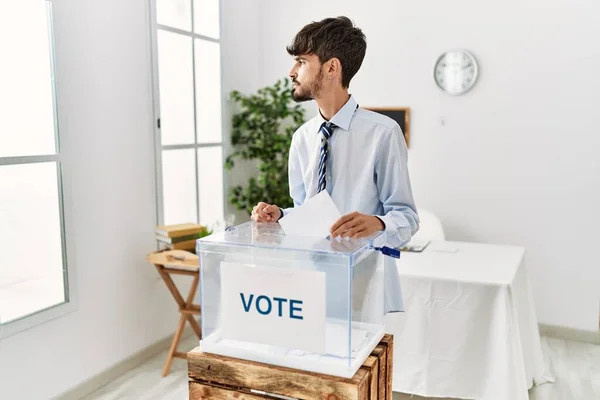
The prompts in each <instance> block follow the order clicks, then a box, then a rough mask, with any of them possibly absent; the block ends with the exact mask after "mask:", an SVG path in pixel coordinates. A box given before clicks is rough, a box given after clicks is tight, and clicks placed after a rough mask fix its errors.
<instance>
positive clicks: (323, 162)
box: [318, 122, 336, 192]
mask: <svg viewBox="0 0 600 400" xmlns="http://www.w3.org/2000/svg"><path fill="white" fill-rule="evenodd" d="M335 127H336V126H335V124H332V123H331V122H323V123H322V124H321V129H319V133H321V135H322V137H321V157H320V158H319V190H318V192H321V191H322V190H325V186H326V184H327V179H326V176H327V154H328V153H329V146H328V142H329V138H330V137H331V135H332V134H333V129H334V128H335Z"/></svg>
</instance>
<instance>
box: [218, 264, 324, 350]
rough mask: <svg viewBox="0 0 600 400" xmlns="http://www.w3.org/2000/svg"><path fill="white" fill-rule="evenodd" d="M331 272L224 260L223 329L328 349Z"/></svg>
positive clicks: (232, 335)
mask: <svg viewBox="0 0 600 400" xmlns="http://www.w3.org/2000/svg"><path fill="white" fill-rule="evenodd" d="M325 311H326V308H325V273H324V272H321V271H304V270H298V269H292V268H274V267H261V266H248V265H243V264H237V263H229V262H221V334H222V336H223V338H224V339H232V340H242V341H249V342H254V343H261V344H267V345H274V346H282V347H286V348H293V349H298V350H303V351H307V352H315V353H324V352H325Z"/></svg>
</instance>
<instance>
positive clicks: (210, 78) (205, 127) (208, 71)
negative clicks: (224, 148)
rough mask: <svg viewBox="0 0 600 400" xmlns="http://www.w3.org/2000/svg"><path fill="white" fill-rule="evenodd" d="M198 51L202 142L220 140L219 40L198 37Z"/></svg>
mask: <svg viewBox="0 0 600 400" xmlns="http://www.w3.org/2000/svg"><path fill="white" fill-rule="evenodd" d="M195 54H196V57H195V62H196V121H197V128H196V131H197V134H198V143H220V142H221V140H222V139H221V138H222V133H221V62H220V49H219V44H218V43H214V42H209V41H206V40H200V39H196V44H195Z"/></svg>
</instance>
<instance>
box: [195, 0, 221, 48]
mask: <svg viewBox="0 0 600 400" xmlns="http://www.w3.org/2000/svg"><path fill="white" fill-rule="evenodd" d="M219 25H220V24H219V0H194V31H196V33H197V34H199V35H204V36H208V37H211V38H215V39H219Z"/></svg>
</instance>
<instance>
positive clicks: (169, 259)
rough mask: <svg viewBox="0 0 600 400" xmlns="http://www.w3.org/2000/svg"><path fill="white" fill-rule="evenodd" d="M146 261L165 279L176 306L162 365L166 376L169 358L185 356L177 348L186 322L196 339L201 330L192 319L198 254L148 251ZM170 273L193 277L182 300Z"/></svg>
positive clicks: (197, 309) (197, 311)
mask: <svg viewBox="0 0 600 400" xmlns="http://www.w3.org/2000/svg"><path fill="white" fill-rule="evenodd" d="M147 260H148V261H149V262H150V263H151V264H153V265H154V266H155V267H156V270H157V271H158V273H159V275H160V276H161V278H162V279H163V281H164V282H165V285H167V288H168V289H169V292H171V295H173V298H174V299H175V302H176V303H177V306H178V307H179V313H180V314H181V316H180V318H179V324H178V325H177V330H176V331H175V335H174V336H173V341H172V342H171V348H170V349H169V353H168V354H167V359H166V361H165V365H164V367H163V372H162V376H167V375H168V374H169V372H170V371H171V365H172V364H173V357H177V358H183V359H185V358H187V355H186V353H181V352H178V351H177V347H178V346H179V341H180V340H181V334H182V333H183V329H184V327H185V323H186V321H187V322H188V323H189V324H190V325H191V326H192V329H193V330H194V332H195V333H196V336H198V339H201V338H202V329H201V328H200V325H199V324H198V322H197V321H196V320H195V319H194V316H195V315H200V306H199V305H197V304H194V294H195V293H196V290H198V281H199V279H200V276H199V268H198V256H197V255H196V254H194V253H191V252H189V251H185V250H162V251H157V252H153V253H150V254H148V257H147ZM171 275H186V276H191V277H192V278H193V279H192V284H191V286H190V290H189V292H188V294H187V297H186V298H185V300H184V298H183V296H182V295H181V293H180V292H179V289H178V288H177V286H175V283H174V282H173V279H172V278H171Z"/></svg>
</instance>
